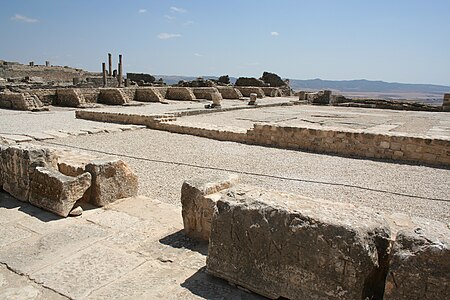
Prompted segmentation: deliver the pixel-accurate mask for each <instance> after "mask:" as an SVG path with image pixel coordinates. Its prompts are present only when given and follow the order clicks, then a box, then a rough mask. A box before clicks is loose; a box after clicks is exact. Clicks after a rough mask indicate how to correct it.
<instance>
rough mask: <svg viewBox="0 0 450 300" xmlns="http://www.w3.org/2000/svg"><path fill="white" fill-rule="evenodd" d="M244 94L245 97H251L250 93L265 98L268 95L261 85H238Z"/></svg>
mask: <svg viewBox="0 0 450 300" xmlns="http://www.w3.org/2000/svg"><path fill="white" fill-rule="evenodd" d="M236 88H237V89H238V90H239V91H240V92H241V93H242V95H244V96H245V97H250V94H253V93H254V94H256V95H257V96H258V98H264V97H265V96H266V95H265V94H264V91H263V89H262V88H260V87H254V86H238V87H236Z"/></svg>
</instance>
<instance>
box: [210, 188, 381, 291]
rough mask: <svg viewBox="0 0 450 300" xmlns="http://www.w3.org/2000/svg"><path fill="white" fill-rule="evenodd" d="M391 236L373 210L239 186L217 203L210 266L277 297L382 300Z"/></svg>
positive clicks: (220, 274) (213, 271)
mask: <svg viewBox="0 0 450 300" xmlns="http://www.w3.org/2000/svg"><path fill="white" fill-rule="evenodd" d="M389 235H390V232H389V229H388V225H387V223H386V221H385V220H384V218H383V217H382V216H381V215H380V214H377V213H376V212H374V211H372V210H371V209H368V208H359V207H354V206H351V205H347V204H340V203H331V202H325V201H317V200H312V199H308V198H303V197H299V196H294V195H288V194H280V193H276V192H270V191H263V190H258V189H254V190H250V191H247V190H242V189H239V188H236V189H234V190H233V189H231V190H230V191H229V192H228V194H227V195H224V196H223V197H222V198H221V199H220V200H219V201H218V202H217V210H216V211H215V213H214V216H213V221H212V230H211V236H210V241H209V251H208V253H209V254H208V259H207V270H208V272H209V273H210V274H212V275H215V276H218V277H221V278H223V279H226V280H228V281H229V282H232V283H234V284H237V285H239V286H242V287H244V288H247V289H249V290H251V291H254V292H256V293H258V294H261V295H263V296H266V297H269V298H271V299H277V298H279V297H285V298H288V299H291V300H293V299H352V300H353V299H365V297H369V299H372V298H374V299H378V298H381V297H382V295H383V289H384V278H385V275H386V274H385V271H386V265H387V255H386V254H387V249H388V246H389Z"/></svg>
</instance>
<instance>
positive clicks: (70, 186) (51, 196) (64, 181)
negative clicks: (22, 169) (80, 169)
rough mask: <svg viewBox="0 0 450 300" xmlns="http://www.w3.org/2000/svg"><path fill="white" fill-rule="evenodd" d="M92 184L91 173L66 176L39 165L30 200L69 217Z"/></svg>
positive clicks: (34, 175)
mask: <svg viewBox="0 0 450 300" xmlns="http://www.w3.org/2000/svg"><path fill="white" fill-rule="evenodd" d="M90 185H91V174H89V173H87V172H86V173H83V174H82V175H79V176H77V177H71V176H66V175H63V174H62V173H60V172H59V171H57V170H54V169H49V168H45V167H37V168H36V169H35V171H34V172H33V175H32V180H31V189H30V198H29V202H30V203H31V204H33V205H35V206H38V207H41V208H43V209H46V210H49V211H51V212H53V213H55V214H57V215H59V216H61V217H67V216H68V215H69V213H70V211H71V210H72V209H73V207H74V205H75V203H76V202H77V201H78V200H79V199H80V198H81V197H82V196H83V194H84V193H85V192H86V190H87V189H88V188H89V186H90Z"/></svg>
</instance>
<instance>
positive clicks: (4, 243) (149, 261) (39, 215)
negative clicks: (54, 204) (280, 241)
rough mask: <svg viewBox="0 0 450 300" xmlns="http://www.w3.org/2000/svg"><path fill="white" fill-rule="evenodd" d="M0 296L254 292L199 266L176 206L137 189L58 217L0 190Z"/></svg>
mask: <svg viewBox="0 0 450 300" xmlns="http://www.w3.org/2000/svg"><path fill="white" fill-rule="evenodd" d="M0 225H1V226H0V237H1V238H0V299H8V300H9V299H21V300H22V299H50V300H52V299H64V298H70V299H262V298H261V297H259V296H256V295H253V294H248V293H246V292H244V291H242V290H240V289H238V288H236V287H232V286H230V285H228V284H227V283H226V282H225V281H223V280H220V279H217V278H214V277H211V276H210V275H208V274H206V273H205V270H204V267H205V259H206V252H207V246H206V245H205V244H199V243H197V242H194V241H192V240H190V239H188V238H186V237H185V236H184V234H182V233H181V231H180V230H181V229H182V219H181V210H180V208H178V207H176V206H173V205H170V204H166V203H161V202H158V201H153V200H151V199H148V198H145V197H136V198H129V199H125V200H123V201H119V202H116V203H115V204H113V205H111V206H109V207H107V208H96V209H90V210H89V209H87V210H85V212H84V213H83V215H82V216H80V217H71V218H67V219H64V218H59V217H57V216H55V215H53V214H52V213H49V212H46V211H43V210H41V209H39V208H36V207H33V206H31V205H29V204H27V203H23V202H19V201H17V200H15V199H13V198H12V197H10V196H8V195H7V194H4V193H0Z"/></svg>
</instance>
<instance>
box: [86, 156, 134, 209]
mask: <svg viewBox="0 0 450 300" xmlns="http://www.w3.org/2000/svg"><path fill="white" fill-rule="evenodd" d="M85 170H86V171H87V172H89V173H90V174H91V175H92V185H91V188H90V193H91V196H90V197H91V199H90V202H91V203H92V204H94V205H97V206H105V205H107V204H109V203H112V202H114V201H116V200H117V199H121V198H128V197H133V196H136V195H137V191H138V177H137V176H136V175H135V174H134V173H133V171H132V170H131V169H130V168H129V167H128V165H127V164H126V163H124V162H123V161H122V160H119V159H118V160H94V161H91V162H89V163H88V164H87V165H86V166H85Z"/></svg>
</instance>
